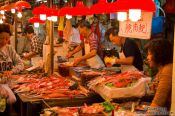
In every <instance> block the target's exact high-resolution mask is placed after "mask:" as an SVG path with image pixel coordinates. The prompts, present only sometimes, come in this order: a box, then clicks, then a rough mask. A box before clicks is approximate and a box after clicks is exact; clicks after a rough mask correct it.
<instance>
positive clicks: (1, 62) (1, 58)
mask: <svg viewBox="0 0 175 116" xmlns="http://www.w3.org/2000/svg"><path fill="white" fill-rule="evenodd" d="M10 35H11V32H10V27H9V25H8V24H0V45H1V46H0V72H3V73H5V74H16V73H19V72H20V71H22V70H23V69H24V65H23V63H22V60H21V58H20V57H19V55H18V54H17V53H16V51H15V50H14V49H13V48H12V46H11V45H9V44H8V41H9V39H10Z"/></svg>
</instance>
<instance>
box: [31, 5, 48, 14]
mask: <svg viewBox="0 0 175 116" xmlns="http://www.w3.org/2000/svg"><path fill="white" fill-rule="evenodd" d="M47 11H48V7H47V6H46V5H45V4H41V5H40V6H39V7H36V8H34V9H33V11H32V13H33V14H36V15H40V14H47Z"/></svg>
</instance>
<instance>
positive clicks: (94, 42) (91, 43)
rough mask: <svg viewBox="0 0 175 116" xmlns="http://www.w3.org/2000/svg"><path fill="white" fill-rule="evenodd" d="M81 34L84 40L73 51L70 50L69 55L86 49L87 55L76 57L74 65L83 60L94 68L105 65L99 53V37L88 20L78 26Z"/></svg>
mask: <svg viewBox="0 0 175 116" xmlns="http://www.w3.org/2000/svg"><path fill="white" fill-rule="evenodd" d="M78 29H79V32H80V34H81V35H82V36H83V37H84V42H82V43H81V45H79V46H77V47H76V48H75V49H74V50H73V51H71V52H69V53H68V55H67V57H68V58H69V57H71V56H72V55H73V54H75V53H77V52H78V51H80V50H81V49H82V48H84V49H85V55H84V56H82V57H79V58H76V59H74V62H73V65H74V66H76V65H77V64H78V63H80V62H82V61H85V60H86V61H87V64H88V65H89V66H90V67H92V68H100V67H104V64H103V61H102V60H101V59H100V57H99V56H98V54H97V51H98V38H97V35H96V34H95V33H93V32H92V31H91V25H90V23H89V22H88V21H86V20H84V21H82V22H81V23H80V24H79V26H78Z"/></svg>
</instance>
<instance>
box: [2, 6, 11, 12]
mask: <svg viewBox="0 0 175 116" xmlns="http://www.w3.org/2000/svg"><path fill="white" fill-rule="evenodd" d="M1 8H2V9H3V10H4V11H10V10H11V7H10V5H4V6H2V7H1Z"/></svg>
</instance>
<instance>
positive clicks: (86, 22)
mask: <svg viewBox="0 0 175 116" xmlns="http://www.w3.org/2000/svg"><path fill="white" fill-rule="evenodd" d="M78 26H80V28H83V27H86V28H88V29H91V24H90V23H89V22H88V21H87V20H82V21H81V22H80V23H79V25H78Z"/></svg>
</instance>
